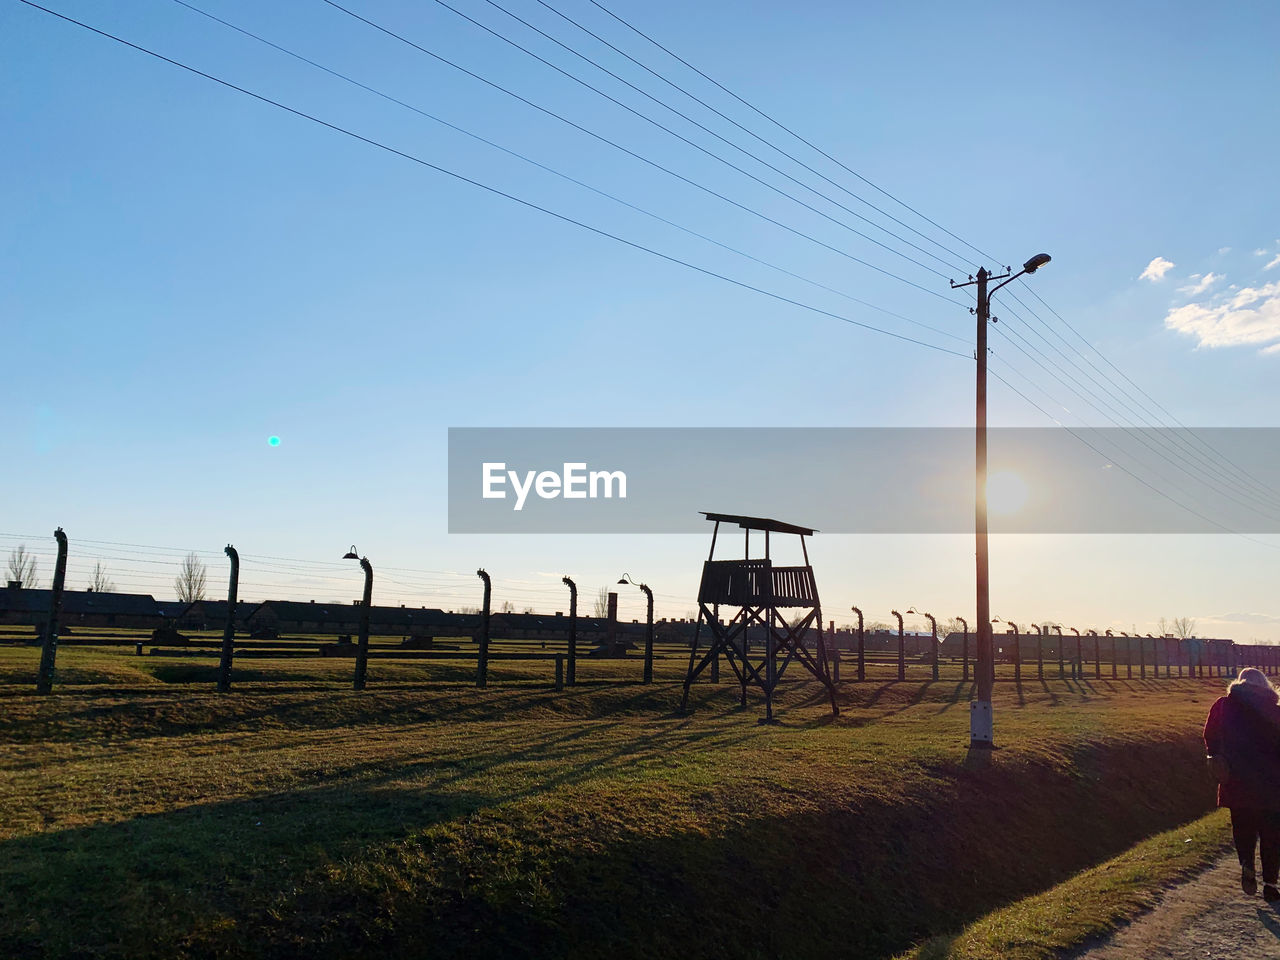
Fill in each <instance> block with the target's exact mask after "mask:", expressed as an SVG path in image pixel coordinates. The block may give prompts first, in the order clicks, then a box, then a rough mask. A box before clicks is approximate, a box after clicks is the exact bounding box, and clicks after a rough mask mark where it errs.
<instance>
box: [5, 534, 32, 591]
mask: <svg viewBox="0 0 1280 960" xmlns="http://www.w3.org/2000/svg"><path fill="white" fill-rule="evenodd" d="M9 579H10V580H17V581H18V582H20V583H21V584H22V585H23V586H24V587H26V588H28V589H34V588H35V586H36V558H35V555H34V554H31V553H28V552H27V545H26V544H25V543H20V544H18V545H17V546H16V547H14V548H13V549H12V550H10V551H9Z"/></svg>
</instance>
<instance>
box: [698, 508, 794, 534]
mask: <svg viewBox="0 0 1280 960" xmlns="http://www.w3.org/2000/svg"><path fill="white" fill-rule="evenodd" d="M699 513H701V514H702V515H703V516H704V517H706V518H707V519H708V520H713V521H715V522H716V523H736V524H737V525H738V526H740V527H744V528H745V529H747V530H767V531H769V532H770V533H794V534H796V535H797V536H801V537H811V536H813V535H814V534H815V533H817V532H818V531H816V530H812V529H810V528H809V527H798V526H796V525H795V524H794V523H783V522H782V521H781V520H770V519H768V518H766V517H741V516H737V515H736V514H732V513H708V512H707V511H706V510H700V511H699Z"/></svg>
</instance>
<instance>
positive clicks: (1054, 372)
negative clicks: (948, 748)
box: [994, 326, 1280, 521]
mask: <svg viewBox="0 0 1280 960" xmlns="http://www.w3.org/2000/svg"><path fill="white" fill-rule="evenodd" d="M994 329H995V330H997V331H1000V332H1002V333H1003V335H1004V336H1005V337H1006V338H1007V339H1008V342H1009V343H1011V344H1012V345H1013V346H1014V347H1015V348H1016V349H1018V350H1019V351H1020V352H1021V353H1022V354H1023V355H1024V356H1026V357H1027V358H1028V359H1030V360H1031V361H1032V362H1033V363H1035V364H1036V365H1037V366H1039V367H1040V368H1041V369H1042V370H1044V371H1045V372H1046V373H1048V374H1049V375H1050V376H1051V377H1053V378H1054V379H1055V380H1057V381H1058V382H1059V383H1061V384H1062V385H1063V386H1065V387H1066V388H1067V389H1068V390H1070V391H1071V392H1072V393H1074V394H1075V395H1076V396H1078V397H1080V399H1081V400H1083V401H1084V402H1085V403H1087V404H1089V405H1090V406H1092V407H1093V408H1094V409H1095V410H1097V411H1098V412H1099V413H1101V414H1102V415H1103V416H1104V417H1106V418H1107V419H1108V420H1110V421H1111V423H1112V424H1113V425H1114V426H1116V427H1120V428H1121V429H1123V425H1122V424H1121V423H1119V422H1118V421H1117V420H1116V419H1115V418H1114V417H1113V416H1111V414H1110V413H1108V412H1107V411H1105V410H1102V408H1101V407H1099V406H1097V404H1095V403H1094V402H1093V400H1092V399H1091V398H1090V397H1088V396H1086V395H1085V394H1084V393H1082V392H1081V391H1080V390H1079V389H1078V388H1077V387H1076V386H1075V385H1074V384H1073V383H1071V382H1070V380H1068V379H1065V378H1064V377H1063V376H1061V375H1060V371H1061V367H1059V366H1058V365H1057V364H1056V363H1055V362H1054V361H1053V360H1050V359H1049V358H1048V357H1045V356H1044V354H1043V353H1041V352H1040V351H1039V350H1038V349H1037V348H1036V347H1034V346H1033V345H1032V344H1030V343H1028V342H1027V341H1026V340H1025V339H1024V338H1022V337H1021V335H1019V334H1018V333H1017V331H1014V330H1008V329H1006V330H1003V331H1001V328H1000V327H999V326H996V327H995V328H994ZM1024 347H1025V348H1027V349H1024ZM1028 349H1029V350H1031V351H1034V352H1035V353H1036V354H1037V355H1038V356H1039V357H1040V358H1042V359H1043V361H1044V362H1042V359H1037V358H1036V357H1033V356H1032V355H1031V353H1029V352H1028ZM1051 367H1052V368H1053V369H1051ZM1135 438H1136V439H1137V440H1138V441H1139V442H1140V443H1141V444H1142V445H1143V446H1144V447H1146V448H1147V449H1148V450H1150V451H1151V452H1152V453H1154V454H1155V455H1156V456H1158V457H1160V458H1161V459H1163V460H1165V461H1166V462H1168V463H1169V464H1171V465H1172V466H1174V467H1176V468H1177V469H1179V470H1181V471H1182V472H1183V473H1185V474H1186V475H1187V476H1188V477H1190V478H1191V479H1192V480H1195V481H1196V482H1198V483H1201V484H1203V485H1204V486H1206V487H1208V488H1209V489H1210V490H1212V491H1214V492H1215V493H1218V494H1219V495H1221V496H1223V497H1226V498H1227V499H1228V500H1231V501H1232V502H1234V503H1236V504H1237V505H1238V506H1242V507H1244V508H1245V509H1247V510H1251V511H1253V512H1254V513H1257V514H1259V515H1261V516H1264V517H1266V518H1267V519H1269V520H1273V521H1275V520H1280V517H1277V516H1276V515H1275V514H1273V513H1268V512H1267V511H1265V510H1261V509H1259V508H1258V507H1256V506H1253V505H1251V504H1249V503H1246V502H1244V501H1242V500H1240V499H1239V498H1237V497H1235V496H1233V495H1232V494H1231V493H1229V492H1227V491H1225V490H1223V489H1221V488H1219V487H1218V486H1216V484H1215V483H1214V479H1213V478H1212V477H1210V479H1209V480H1208V481H1206V480H1204V479H1203V478H1201V477H1199V476H1197V475H1195V474H1193V473H1191V472H1190V471H1189V470H1188V469H1187V468H1186V466H1185V465H1184V464H1182V463H1181V462H1179V461H1178V460H1175V459H1173V458H1171V457H1169V456H1168V454H1166V453H1165V452H1164V451H1163V450H1160V449H1158V448H1156V447H1155V446H1153V445H1152V444H1151V443H1149V442H1148V441H1147V439H1146V436H1145V435H1144V432H1143V431H1142V430H1141V429H1139V430H1138V431H1137V433H1136V434H1135ZM1148 469H1150V468H1149V467H1148ZM1157 475H1159V474H1157ZM1175 489H1177V490H1178V491H1179V492H1181V493H1184V494H1186V493H1187V491H1186V490H1184V489H1183V488H1182V487H1175Z"/></svg>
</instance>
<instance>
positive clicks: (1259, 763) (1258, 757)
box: [1204, 683, 1280, 811]
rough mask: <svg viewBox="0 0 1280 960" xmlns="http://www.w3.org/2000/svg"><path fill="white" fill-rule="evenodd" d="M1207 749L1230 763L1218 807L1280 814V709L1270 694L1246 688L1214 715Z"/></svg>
mask: <svg viewBox="0 0 1280 960" xmlns="http://www.w3.org/2000/svg"><path fill="white" fill-rule="evenodd" d="M1204 745H1205V750H1207V751H1208V753H1209V755H1210V756H1214V757H1222V758H1224V759H1225V760H1226V761H1227V766H1228V769H1229V771H1230V772H1229V773H1228V775H1227V781H1226V782H1225V783H1221V784H1219V785H1218V806H1220V807H1232V808H1240V809H1246V810H1274V811H1280V706H1277V704H1276V695H1275V693H1273V692H1272V691H1270V690H1267V689H1264V688H1262V687H1257V686H1253V685H1251V684H1247V683H1242V684H1237V685H1236V686H1234V687H1232V688H1231V689H1230V690H1229V691H1228V693H1227V695H1226V696H1225V697H1220V698H1219V699H1218V701H1217V702H1216V703H1214V705H1213V707H1212V708H1210V710H1209V719H1208V720H1207V721H1205V725H1204Z"/></svg>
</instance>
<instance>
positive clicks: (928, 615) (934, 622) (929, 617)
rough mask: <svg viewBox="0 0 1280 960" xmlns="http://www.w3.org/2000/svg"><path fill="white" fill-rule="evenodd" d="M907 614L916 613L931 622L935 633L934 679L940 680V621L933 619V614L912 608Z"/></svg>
mask: <svg viewBox="0 0 1280 960" xmlns="http://www.w3.org/2000/svg"><path fill="white" fill-rule="evenodd" d="M907 613H914V614H915V615H916V616H918V617H924V618H925V619H927V620H928V621H929V627H930V630H931V632H932V633H933V679H935V680H937V679H938V621H937V620H935V619H934V618H933V614H931V613H925V612H924V611H922V610H917V609H916V608H915V607H912V608H911V609H910V610H908V611H907Z"/></svg>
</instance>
